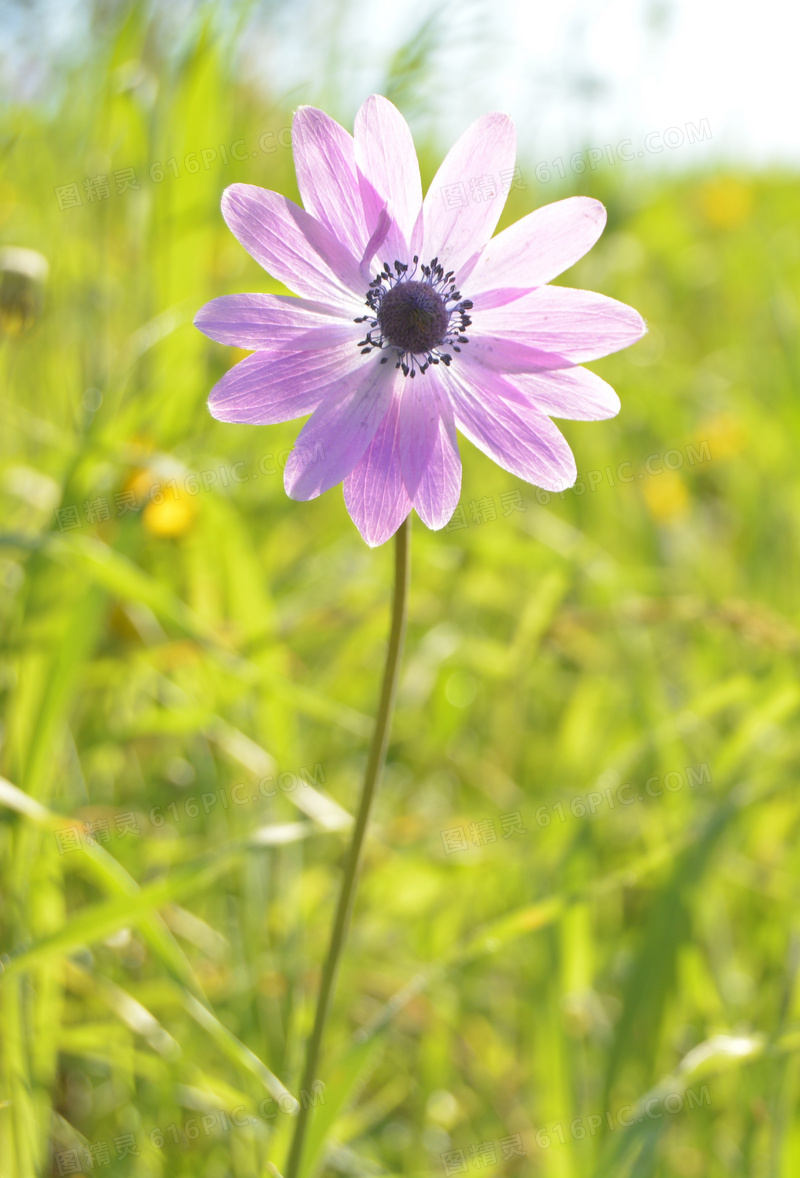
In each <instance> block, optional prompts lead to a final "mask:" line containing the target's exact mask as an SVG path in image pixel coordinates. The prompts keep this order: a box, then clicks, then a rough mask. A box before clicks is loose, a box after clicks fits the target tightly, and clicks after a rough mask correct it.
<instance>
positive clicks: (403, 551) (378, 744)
mask: <svg viewBox="0 0 800 1178" xmlns="http://www.w3.org/2000/svg"><path fill="white" fill-rule="evenodd" d="M410 530H411V518H410V516H409V517H408V518H407V519H405V520H404V522H403V523H402V524H401V525H400V528H399V529H398V531H397V533H396V535H395V566H394V568H395V574H394V599H393V602H392V626H391V630H390V632H389V648H388V650H387V652H386V665H385V667H384V670H383V683H382V685H381V696H380V703H379V704H378V715H377V718H376V721H375V731H374V732H373V735H372V743H371V744H370V749H369V757H368V758H367V768H366V772H365V774H364V788H363V790H362V791H361V801H360V803H359V807H358V814H357V816H356V820H355V825H354V827H353V834H352V837H351V839H350V846H349V848H348V851H347V861H346V863H345V869H344V879H343V881H342V890H341V892H340V894H339V903H338V905H337V907H336V916H335V917H334V921H333V929H332V931H331V939H330V945H329V946H328V955H327V957H326V958H325V964H324V966H323V969H322V981H321V984H320V989H319V997H318V999H317V1010H316V1014H315V1016H314V1027H313V1030H312V1031H311V1037H310V1038H309V1040H308V1045H307V1047H306V1061H305V1068H304V1069H303V1078H302V1081H301V1084H300V1092H301V1098H302V1094H303V1093H304V1092H310V1091H311V1089H312V1087H313V1084H314V1081H315V1080H316V1078H317V1074H316V1073H317V1065H318V1063H319V1057H320V1050H321V1047H322V1037H323V1035H324V1033H325V1024H326V1022H327V1019H328V1012H329V1009H330V1004H331V999H332V997H333V992H334V988H335V985H336V975H337V972H338V968H339V960H340V958H341V956H342V950H343V948H344V943H345V941H346V939H347V931H348V928H349V927H350V917H351V915H352V912H353V901H354V899H355V893H356V887H357V886H358V876H359V871H360V867H361V859H362V853H363V849H364V836H365V835H366V832H367V826H368V824H369V817H370V812H371V810H372V802H373V799H374V797H375V790H376V788H377V786H378V783H379V781H380V777H381V773H382V771H383V766H384V763H385V761H386V749H387V746H388V744H389V731H390V729H391V723H392V712H393V710H394V697H395V693H396V690H397V679H398V674H399V670H400V660H401V656H402V653H403V639H404V637H405V630H406V615H407V612H408V582H409V571H410V563H409V541H410ZM309 1112H310V1109H309V1107H307V1106H306V1104H305V1102H303V1101H302V1099H301V1105H300V1110H299V1112H298V1114H297V1121H296V1123H295V1130H294V1137H293V1139H292V1147H291V1149H290V1151H289V1158H288V1161H287V1163H286V1172H285V1178H298V1174H299V1173H300V1167H301V1163H302V1160H303V1147H304V1145H305V1139H306V1132H307V1129H308V1120H309Z"/></svg>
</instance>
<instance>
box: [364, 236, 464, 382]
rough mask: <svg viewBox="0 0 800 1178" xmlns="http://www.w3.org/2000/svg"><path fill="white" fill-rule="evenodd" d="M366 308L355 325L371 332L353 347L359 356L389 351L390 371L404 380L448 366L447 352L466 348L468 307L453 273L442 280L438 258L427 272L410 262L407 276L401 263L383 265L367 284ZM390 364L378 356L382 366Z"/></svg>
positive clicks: (449, 359)
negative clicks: (399, 373) (399, 372)
mask: <svg viewBox="0 0 800 1178" xmlns="http://www.w3.org/2000/svg"><path fill="white" fill-rule="evenodd" d="M418 269H419V272H420V273H421V275H422V277H421V278H417V270H418ZM366 303H367V306H368V307H369V309H370V313H369V314H368V315H361V316H359V318H358V319H356V323H369V325H370V329H369V331H368V332H367V334H366V337H365V338H364V339H362V340H359V342H358V346H359V347H360V348H361V351H362V353H364V354H366V353H367V352H371V351H372V349H373V348H378V349H382V350H383V349H386V350H391V349H393V350H394V353H395V357H396V362H395V368H402V370H403V375H404V376H416V374H417V372H419V373H420V374H422V373H424V372H425V371H426V370H427V369H428V368H429V367H430V365H431V364H439V363H442V364H445V365H448V364H449V363H450V361H451V360H452V359H453V357H452V356H451V354H450V350H449V349H452V351H453V352H460V351H461V347H460V346H459V345H461V344H467V343H469V339H468V338H467V336H465V335H464V334H463V333H464V331H465V330H466V329H467V327H469V325H470V323H471V322H472V320H471V319H470V317H469V315H468V314H467V312H468V311H469V310H470V308H471V307H472V302H471V301H470V299H462V298H461V291H459V290H456V283H455V276H454V273H453V271H452V270H449V271H448V272H447V273H446V274H445V272H444V267H443V266H442V265H440V263H439V259H438V258H434V259H433V261H432V262H431V264H430V265H429V266H426V265H424V264H423V265H419V258H418V257H414V258H413V269H412V271H411V273H409V269H408V266H407V265H406V264H405V263H403V262H395V264H394V270H393V271H392V269H391V268H390V266H389V263H388V262H384V263H383V270H381V272H380V273H379V274H378V276H377V277H376V278H374V279H373V280H372V282H371V283H370V284H369V290H368V291H367V298H366ZM389 359H390V356H389V355H386V356H382V357H381V364H385V363H386V362H387V361H388V360H389Z"/></svg>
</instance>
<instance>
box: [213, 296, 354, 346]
mask: <svg viewBox="0 0 800 1178" xmlns="http://www.w3.org/2000/svg"><path fill="white" fill-rule="evenodd" d="M194 325H195V327H198V328H199V329H200V331H202V332H203V333H204V334H205V335H207V336H208V337H209V339H213V340H216V341H217V343H220V344H231V345H232V346H233V347H235V348H252V349H253V350H255V351H271V352H276V351H281V352H285V351H290V352H298V351H305V350H310V349H312V348H325V347H332V346H333V345H334V344H341V343H347V342H348V340H349V341H352V344H353V349H354V350H356V351H357V348H356V346H355V345H356V343H357V341H358V340H359V339H360V336H361V335H363V331H360V328H359V325H358V324H357V323H354V322H353V320H352V319H340V318H339V317H338V316H336V315H334V314H333V313H332V311H331V310H330V308H328V307H325V306H323V304H322V303H311V302H308V300H307V299H296V298H293V297H292V296H291V295H270V294H234V295H221V296H220V298H218V299H212V300H211V302H210V303H206V305H205V306H204V307H201V308H200V310H199V311H198V312H197V314H196V315H195V317H194Z"/></svg>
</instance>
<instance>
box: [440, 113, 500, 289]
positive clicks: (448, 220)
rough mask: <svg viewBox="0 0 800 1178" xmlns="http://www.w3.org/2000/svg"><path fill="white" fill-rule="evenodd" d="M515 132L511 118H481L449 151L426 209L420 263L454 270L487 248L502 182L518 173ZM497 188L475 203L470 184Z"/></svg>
mask: <svg viewBox="0 0 800 1178" xmlns="http://www.w3.org/2000/svg"><path fill="white" fill-rule="evenodd" d="M515 154H516V132H515V130H514V124H513V122H512V121H511V119H510V118H509V117H508V115H504V114H489V115H483V116H482V117H481V118H480V119H477V120H476V121H475V122H474V123H473V124H472V126H471V127H468V128H467V130H466V131H465V132H464V134H463V135H462V136H461V138H460V139H459V140H458V141H457V142H456V143H455V144H454V145H453V147H451V148H450V151H449V152H448V153H447V155H446V156H445V158H444V160H443V161H442V165H441V167H440V168H439V171H438V172H437V173H436V175H435V176H434V178H433V181H432V183H431V186H430V188H429V189H428V193H427V195H426V197H425V203H424V205H423V218H424V223H425V238H424V245H423V247H422V261H424V262H430V260H431V259H432V258H434V257H438V259H439V261H440V262H441V263H442V264H443V265H444V268H445V270H455V271H456V279H459V273H458V270H459V267H460V266H462V263H466V262H467V261H468V259H470V258H472V257H473V255H475V254H477V253H478V251H480V250H482V249H483V247H484V246H485V245H486V243H487V241H488V240H489V238H490V237H491V236H492V234H493V233H494V231H495V228H496V226H497V222H498V221H499V219H500V214H501V213H502V211H503V206H504V205H505V203H506V197H505V194H504V193H503V191H502V182H503V179H504V178H506V179H509V178H510V176H511V174H512V173H513V170H514V159H515ZM485 179H488V180H491V181H492V182H493V184H494V190H495V195H494V196H490V197H489V199H487V200H475V199H474V196H475V195H479V191H476V192H475V193H473V190H472V188H471V187H470V180H475V181H476V182H480V181H483V180H485Z"/></svg>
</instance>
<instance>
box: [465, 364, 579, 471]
mask: <svg viewBox="0 0 800 1178" xmlns="http://www.w3.org/2000/svg"><path fill="white" fill-rule="evenodd" d="M462 359H463V357H462V356H459V358H458V362H457V363H453V364H452V365H451V366H450V368H448V369H445V372H444V373H443V374H442V377H443V379H444V380H445V381H446V382H447V385H448V388H449V389H450V395H451V399H452V401H453V409H454V412H455V418H456V424H457V426H458V428H459V429H460V430H461V432H462V433H463V434H464V435H465V436H466V437H467V438H469V440H470V441H471V442H472V443H473V444H474V445H476V446H477V447H478V449H479V450H483V452H484V454H488V455H489V457H490V458H491V459H493V460H494V461H495V462H496V463H497V464H498V466H502V467H503V469H504V470H508V471H510V472H511V473H512V474H515V475H517V476H518V477H519V478H521V479H525V481H526V482H528V483H534V484H535V485H536V486H538V487H544V488H545V490H547V491H563V490H564V489H565V488H566V487H571V486H572V484H573V483H574V482H575V479H576V477H577V469H576V466H575V459H574V458H573V456H572V451H571V450H570V448H569V446H568V445H567V443H566V441H565V440H564V438H563V436H562V435H561V433H559V431H558V429H557V428H556V426H554V425H553V423H552V421H551V420H550V418H549V417H545V415H544V414H543V413H539V412H538V411H537V410H535V409H533V408H532V407H530V406H525V405H522V404H520V403H519V395H518V394H517V393H516V392H515V390H514V389H513V388H510V387H509V386H508V382H507V381H506V380H505V378H504V377H502V376H500V375H499V373H495V372H489V371H488V370H486V369H483V368H482V367H481V365H480V364H479V363H477V362H476V361H467V362H465V363H464V362H462Z"/></svg>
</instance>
